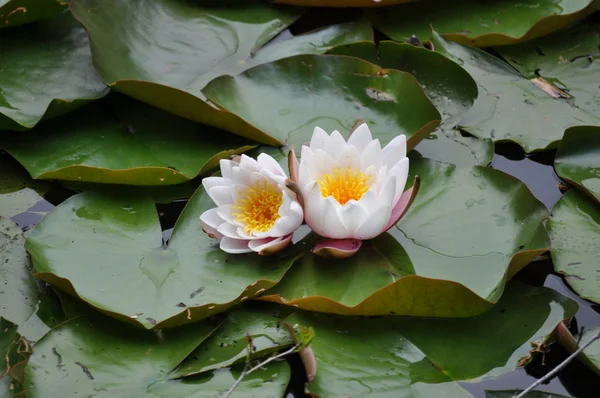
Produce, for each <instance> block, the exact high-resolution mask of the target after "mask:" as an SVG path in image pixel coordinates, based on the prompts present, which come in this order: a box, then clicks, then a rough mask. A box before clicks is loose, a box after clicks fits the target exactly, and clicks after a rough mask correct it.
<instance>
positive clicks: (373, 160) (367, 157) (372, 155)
mask: <svg viewBox="0 0 600 398" xmlns="http://www.w3.org/2000/svg"><path fill="white" fill-rule="evenodd" d="M369 166H374V167H375V168H376V169H377V170H379V169H380V168H381V143H380V142H379V140H373V141H371V142H369V144H368V145H367V147H366V148H365V149H364V151H363V153H362V154H361V156H360V167H361V168H362V169H363V170H365V169H367V168H368V167H369Z"/></svg>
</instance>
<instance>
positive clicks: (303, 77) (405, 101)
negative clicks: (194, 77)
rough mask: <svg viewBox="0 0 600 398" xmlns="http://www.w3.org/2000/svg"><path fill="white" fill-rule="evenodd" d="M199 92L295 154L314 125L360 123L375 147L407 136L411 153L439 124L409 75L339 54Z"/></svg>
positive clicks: (272, 67) (268, 67)
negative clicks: (376, 142) (375, 142)
mask: <svg viewBox="0 0 600 398" xmlns="http://www.w3.org/2000/svg"><path fill="white" fill-rule="evenodd" d="M203 92H204V93H205V94H206V96H207V97H208V98H209V99H210V100H211V101H213V102H215V103H216V104H218V105H219V106H221V107H223V108H225V109H227V110H228V111H230V112H232V113H235V114H237V115H239V116H240V117H241V118H243V119H244V120H246V121H247V122H248V123H250V124H252V125H254V126H256V127H257V128H259V129H261V130H262V131H265V132H267V133H268V134H269V135H270V136H272V137H274V138H276V139H277V140H279V141H281V142H284V143H286V144H288V145H290V146H294V147H297V146H299V145H301V144H303V143H306V142H308V141H310V137H311V135H312V133H313V129H314V128H315V126H320V127H321V128H323V129H325V130H326V131H333V130H339V131H342V132H347V131H349V130H350V128H351V127H352V126H353V124H354V123H355V122H356V120H357V119H362V120H363V121H365V122H367V123H368V124H369V127H370V128H371V132H372V133H373V135H374V136H376V137H377V138H379V139H380V140H381V142H382V144H386V143H387V142H389V141H391V140H392V138H394V137H395V136H397V135H398V134H406V135H407V137H408V138H409V147H410V146H411V145H412V146H414V145H415V144H416V143H417V142H418V141H419V140H420V139H421V138H422V137H423V136H425V135H427V134H428V133H430V132H431V131H432V130H433V129H434V128H435V127H436V126H437V125H438V123H439V121H440V114H439V113H438V112H437V110H436V109H435V107H434V106H433V105H432V104H431V102H430V101H429V99H428V98H427V96H426V95H425V94H424V93H423V90H422V89H421V87H420V86H419V83H418V82H417V81H416V79H415V78H414V77H413V76H412V75H410V74H408V73H406V72H401V71H397V70H393V69H382V68H380V67H378V66H376V65H374V64H371V63H369V62H366V61H363V60H360V59H357V58H354V57H346V56H339V55H298V56H295V57H290V58H285V59H282V60H279V61H276V62H272V63H269V64H265V65H260V66H257V67H254V68H252V69H250V70H248V71H246V72H244V73H242V74H239V75H237V76H222V77H220V78H217V79H215V80H213V81H212V82H210V84H208V86H206V88H205V89H204V90H203ZM411 138H412V139H411Z"/></svg>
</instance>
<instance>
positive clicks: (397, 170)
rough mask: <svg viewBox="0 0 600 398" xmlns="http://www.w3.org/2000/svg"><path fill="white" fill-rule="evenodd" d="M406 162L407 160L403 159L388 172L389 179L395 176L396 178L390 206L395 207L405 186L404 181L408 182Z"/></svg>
mask: <svg viewBox="0 0 600 398" xmlns="http://www.w3.org/2000/svg"><path fill="white" fill-rule="evenodd" d="M408 162H409V160H408V158H404V159H402V160H401V161H400V162H398V163H397V164H396V165H395V166H394V167H393V168H392V169H391V170H390V173H389V174H390V177H392V176H395V178H396V194H395V195H394V200H393V202H392V206H396V203H398V200H400V195H402V192H403V191H404V187H405V186H406V181H407V180H408V166H409V164H408ZM392 178H394V177H392Z"/></svg>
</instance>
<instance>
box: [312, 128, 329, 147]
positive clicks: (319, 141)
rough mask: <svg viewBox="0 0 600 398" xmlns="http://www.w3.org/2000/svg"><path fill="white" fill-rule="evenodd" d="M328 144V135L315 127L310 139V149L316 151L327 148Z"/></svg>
mask: <svg viewBox="0 0 600 398" xmlns="http://www.w3.org/2000/svg"><path fill="white" fill-rule="evenodd" d="M328 143H329V135H328V134H327V133H326V132H325V130H323V129H322V128H321V127H315V129H314V130H313V135H312V138H311V139H310V148H311V149H312V150H313V151H314V150H317V149H323V150H325V148H327V144H328Z"/></svg>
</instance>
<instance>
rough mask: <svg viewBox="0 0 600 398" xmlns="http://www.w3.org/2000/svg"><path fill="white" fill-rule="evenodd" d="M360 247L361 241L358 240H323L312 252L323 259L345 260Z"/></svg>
mask: <svg viewBox="0 0 600 398" xmlns="http://www.w3.org/2000/svg"><path fill="white" fill-rule="evenodd" d="M361 246H362V241H361V240H358V239H323V240H322V241H321V242H319V243H317V244H316V245H315V247H313V249H312V252H313V253H314V254H316V255H317V256H321V257H325V258H347V257H351V256H353V255H354V254H356V252H357V251H358V250H359V249H360V247H361Z"/></svg>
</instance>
